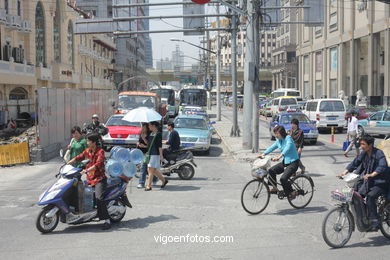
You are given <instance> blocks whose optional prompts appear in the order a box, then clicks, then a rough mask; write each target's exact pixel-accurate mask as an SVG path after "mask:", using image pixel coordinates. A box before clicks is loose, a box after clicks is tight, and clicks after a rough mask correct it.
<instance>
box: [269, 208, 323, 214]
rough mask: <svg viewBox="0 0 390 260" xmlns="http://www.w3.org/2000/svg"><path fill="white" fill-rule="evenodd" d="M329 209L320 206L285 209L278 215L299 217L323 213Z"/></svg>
mask: <svg viewBox="0 0 390 260" xmlns="http://www.w3.org/2000/svg"><path fill="white" fill-rule="evenodd" d="M327 210H328V208H326V207H323V206H320V207H307V208H304V209H283V210H279V211H278V212H277V213H276V214H277V215H282V216H284V215H297V214H308V213H321V212H325V211H327Z"/></svg>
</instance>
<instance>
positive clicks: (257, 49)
mask: <svg viewBox="0 0 390 260" xmlns="http://www.w3.org/2000/svg"><path fill="white" fill-rule="evenodd" d="M255 3H256V5H255V6H256V8H255V12H256V18H255V20H254V43H255V64H256V66H255V68H256V73H255V75H256V79H255V82H254V91H253V121H252V123H253V131H252V132H253V137H252V152H253V153H258V152H259V135H260V133H259V128H260V127H259V94H260V93H259V91H260V67H261V66H260V52H261V41H260V39H261V38H260V37H261V34H260V22H261V16H260V3H259V1H255Z"/></svg>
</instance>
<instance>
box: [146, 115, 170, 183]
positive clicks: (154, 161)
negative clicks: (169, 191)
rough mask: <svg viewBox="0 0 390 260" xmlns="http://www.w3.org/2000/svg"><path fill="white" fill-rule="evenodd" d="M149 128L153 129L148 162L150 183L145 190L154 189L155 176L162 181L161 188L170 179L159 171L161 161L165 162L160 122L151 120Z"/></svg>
mask: <svg viewBox="0 0 390 260" xmlns="http://www.w3.org/2000/svg"><path fill="white" fill-rule="evenodd" d="M149 129H150V131H151V134H150V135H149V138H148V149H149V155H150V160H149V162H148V174H149V177H148V183H147V185H146V186H145V191H150V190H152V180H153V176H157V177H158V178H159V179H160V180H161V182H162V185H161V188H162V189H163V188H164V187H165V186H166V185H167V183H168V180H167V179H165V178H164V176H163V175H162V174H161V172H160V171H159V169H160V163H161V162H163V160H164V157H163V152H162V135H161V133H160V132H158V129H159V123H158V122H151V123H149Z"/></svg>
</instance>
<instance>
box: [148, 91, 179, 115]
mask: <svg viewBox="0 0 390 260" xmlns="http://www.w3.org/2000/svg"><path fill="white" fill-rule="evenodd" d="M150 92H152V93H156V94H157V95H158V96H159V97H160V98H161V101H162V103H164V102H166V105H167V114H168V116H169V117H176V116H177V114H178V113H179V106H178V105H177V104H176V98H175V95H176V91H175V88H174V87H172V86H161V87H153V88H151V89H150Z"/></svg>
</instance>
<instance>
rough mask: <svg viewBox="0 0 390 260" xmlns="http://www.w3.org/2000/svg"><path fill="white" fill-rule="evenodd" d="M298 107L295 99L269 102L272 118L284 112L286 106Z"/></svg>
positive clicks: (284, 98) (286, 98)
mask: <svg viewBox="0 0 390 260" xmlns="http://www.w3.org/2000/svg"><path fill="white" fill-rule="evenodd" d="M292 105H298V101H297V99H296V98H295V97H278V98H275V99H273V100H272V102H271V114H272V116H275V115H277V114H278V113H281V112H284V111H286V109H287V107H288V106H292Z"/></svg>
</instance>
